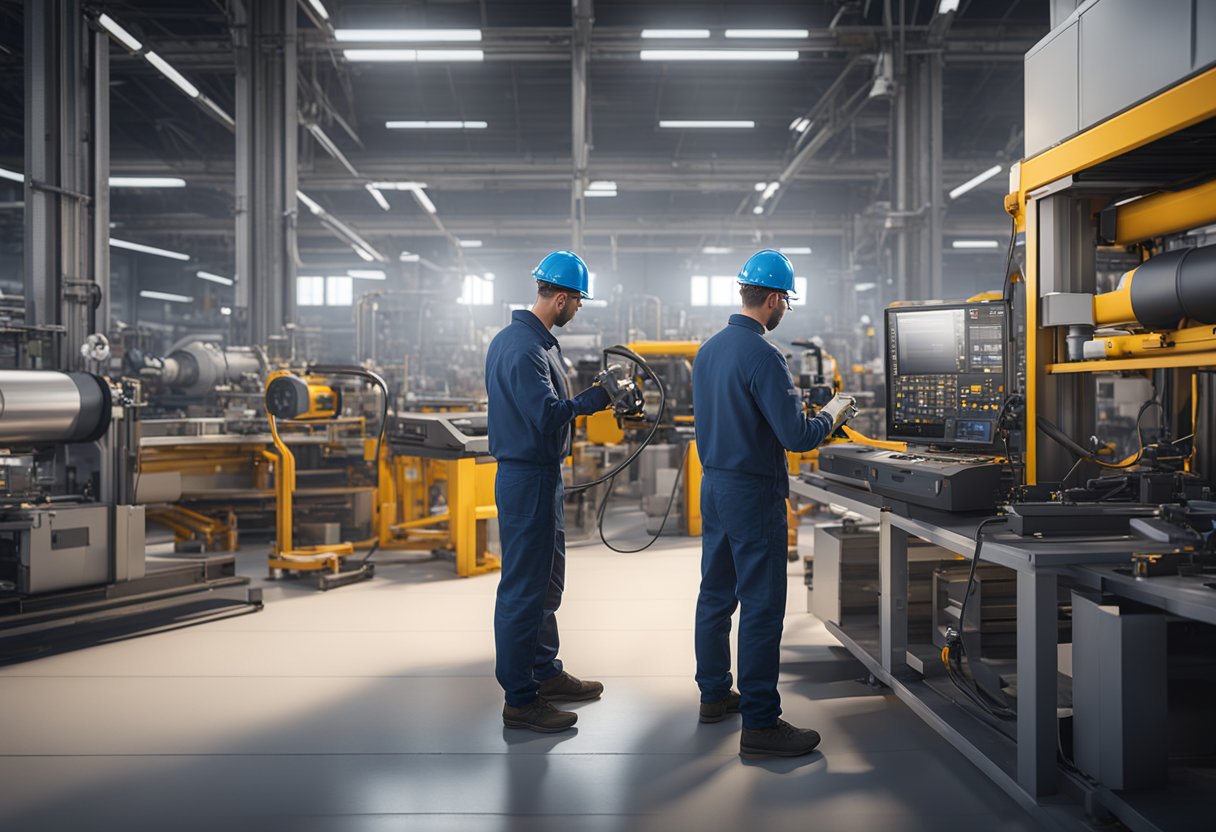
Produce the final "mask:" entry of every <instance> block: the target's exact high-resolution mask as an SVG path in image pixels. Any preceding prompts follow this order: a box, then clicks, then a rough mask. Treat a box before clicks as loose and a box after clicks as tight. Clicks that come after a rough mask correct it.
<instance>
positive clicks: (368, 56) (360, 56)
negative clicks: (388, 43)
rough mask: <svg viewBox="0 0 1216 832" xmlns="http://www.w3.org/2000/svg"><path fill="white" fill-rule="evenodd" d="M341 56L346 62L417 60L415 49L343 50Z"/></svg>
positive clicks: (411, 61)
mask: <svg viewBox="0 0 1216 832" xmlns="http://www.w3.org/2000/svg"><path fill="white" fill-rule="evenodd" d="M342 55H343V56H344V57H345V58H346V60H348V61H382V62H383V61H403V62H405V63H414V62H416V61H417V60H418V50H417V49H343V50H342Z"/></svg>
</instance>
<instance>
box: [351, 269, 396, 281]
mask: <svg viewBox="0 0 1216 832" xmlns="http://www.w3.org/2000/svg"><path fill="white" fill-rule="evenodd" d="M346 276H347V277H357V278H359V279H360V280H385V279H386V277H385V274H384V270H383V269H347V270H346Z"/></svg>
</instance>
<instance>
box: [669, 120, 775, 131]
mask: <svg viewBox="0 0 1216 832" xmlns="http://www.w3.org/2000/svg"><path fill="white" fill-rule="evenodd" d="M659 126H660V127H664V128H668V129H671V130H684V129H690V128H729V129H744V130H746V129H750V128H752V127H755V126H756V122H754V121H745V120H736V121H730V120H722V119H718V120H709V121H706V120H700V121H679V120H676V121H672V120H666V119H664V120H662V121H660V122H659Z"/></svg>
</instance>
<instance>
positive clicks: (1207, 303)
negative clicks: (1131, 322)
mask: <svg viewBox="0 0 1216 832" xmlns="http://www.w3.org/2000/svg"><path fill="white" fill-rule="evenodd" d="M1131 296H1132V311H1133V312H1134V313H1135V315H1136V320H1137V321H1139V322H1140V323H1141V324H1143V325H1144V326H1146V327H1149V328H1151V329H1174V328H1176V327H1177V326H1178V324H1179V322H1180V321H1182V320H1183V319H1184V318H1185V319H1187V320H1190V321H1194V322H1195V323H1200V324H1216V246H1203V247H1202V248H1180V249H1176V250H1174V251H1167V252H1165V253H1164V254H1158V255H1157V256H1156V257H1153V258H1152V259H1150V260H1146V261H1145V262H1144V263H1142V264H1141V265H1140V266H1139V267H1137V269H1136V271H1135V274H1134V276H1133V278H1132V286H1131Z"/></svg>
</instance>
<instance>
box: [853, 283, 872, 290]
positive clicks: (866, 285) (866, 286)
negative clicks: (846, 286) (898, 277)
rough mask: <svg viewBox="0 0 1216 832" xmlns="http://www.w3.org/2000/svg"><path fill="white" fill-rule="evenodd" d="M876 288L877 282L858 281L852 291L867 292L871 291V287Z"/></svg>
mask: <svg viewBox="0 0 1216 832" xmlns="http://www.w3.org/2000/svg"><path fill="white" fill-rule="evenodd" d="M877 288H878V284H877V283H858V284H857V285H855V286H854V287H853V291H854V292H869V291H871V290H873V289H877Z"/></svg>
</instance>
